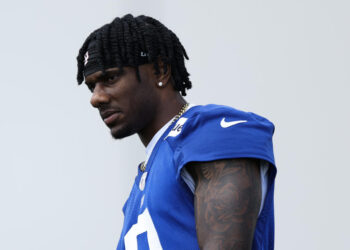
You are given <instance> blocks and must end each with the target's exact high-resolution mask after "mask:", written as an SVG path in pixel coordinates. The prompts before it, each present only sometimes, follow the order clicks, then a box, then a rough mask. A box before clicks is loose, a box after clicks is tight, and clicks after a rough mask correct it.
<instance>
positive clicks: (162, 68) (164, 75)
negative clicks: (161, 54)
mask: <svg viewBox="0 0 350 250" xmlns="http://www.w3.org/2000/svg"><path fill="white" fill-rule="evenodd" d="M158 66H159V72H160V74H159V75H158V76H157V78H158V79H157V80H158V82H157V87H158V88H164V87H166V86H167V85H169V84H170V81H171V67H170V65H169V64H165V63H164V62H163V61H161V60H160V59H159V60H158Z"/></svg>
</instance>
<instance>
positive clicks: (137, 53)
mask: <svg viewBox="0 0 350 250" xmlns="http://www.w3.org/2000/svg"><path fill="white" fill-rule="evenodd" d="M185 59H188V56H187V54H186V51H185V49H184V47H183V46H182V44H181V43H180V41H179V39H178V37H177V36H176V35H175V34H174V33H173V32H172V31H171V30H169V29H168V28H167V27H165V26H164V25H163V24H161V23H160V22H159V21H157V20H156V19H154V18H151V17H148V16H137V17H133V16H132V15H130V14H129V15H126V16H124V17H122V18H115V19H114V20H113V21H112V22H111V23H108V24H106V25H104V26H102V27H101V28H99V29H97V30H95V31H94V32H92V33H91V34H90V35H89V36H88V37H87V38H86V40H85V42H84V43H83V45H82V47H81V49H80V51H79V55H78V57H77V61H78V75H77V80H78V83H79V84H81V83H82V82H85V84H86V85H87V87H88V88H89V89H90V91H91V93H92V97H91V105H92V106H93V107H95V108H97V109H98V110H99V112H100V115H101V118H102V120H103V122H104V123H105V124H106V125H107V127H108V128H109V129H110V131H111V134H112V136H113V137H114V138H116V139H119V138H124V137H127V136H130V135H132V134H135V133H137V134H138V135H139V137H140V140H141V142H142V143H143V145H144V146H145V147H146V155H147V157H146V159H144V161H143V162H142V163H141V164H140V165H139V166H138V175H137V177H136V179H135V184H134V186H133V188H132V190H131V193H130V196H129V198H128V199H127V201H126V203H125V205H124V207H123V212H124V224H123V228H122V232H121V236H120V239H119V243H118V246H117V249H118V250H119V249H120V250H121V249H177V250H178V249H235V250H239V249H245V250H248V249H255V250H257V249H265V250H267V249H273V248H274V205H273V192H274V179H275V175H276V167H275V162H274V155H273V148H272V135H273V132H274V125H273V124H272V123H271V122H270V121H268V120H267V119H265V118H263V117H261V116H259V115H256V114H254V113H251V112H243V111H240V110H237V109H234V108H231V107H227V106H223V105H214V104H210V105H193V104H190V103H188V102H187V101H186V100H185V99H184V98H183V96H185V95H186V90H188V89H190V88H191V86H192V84H191V81H190V80H189V73H188V72H187V70H186V67H185V63H184V61H185Z"/></svg>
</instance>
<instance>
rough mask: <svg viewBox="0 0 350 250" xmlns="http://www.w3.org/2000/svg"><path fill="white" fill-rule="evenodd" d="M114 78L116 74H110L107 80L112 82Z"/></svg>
mask: <svg viewBox="0 0 350 250" xmlns="http://www.w3.org/2000/svg"><path fill="white" fill-rule="evenodd" d="M116 79H117V76H116V75H111V76H108V78H107V81H108V82H109V83H111V82H114V81H115V80H116Z"/></svg>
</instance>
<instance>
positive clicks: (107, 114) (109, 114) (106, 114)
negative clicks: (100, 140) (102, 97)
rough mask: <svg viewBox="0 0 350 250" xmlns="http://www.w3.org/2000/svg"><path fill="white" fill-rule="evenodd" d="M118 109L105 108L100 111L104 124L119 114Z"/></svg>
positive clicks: (111, 121)
mask: <svg viewBox="0 0 350 250" xmlns="http://www.w3.org/2000/svg"><path fill="white" fill-rule="evenodd" d="M119 113H120V111H119V110H105V111H102V112H100V114H101V117H102V119H103V121H104V122H105V123H106V125H109V124H111V123H113V122H114V121H115V120H116V119H117V118H118V116H119Z"/></svg>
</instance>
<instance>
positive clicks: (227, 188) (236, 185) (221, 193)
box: [186, 159, 261, 250]
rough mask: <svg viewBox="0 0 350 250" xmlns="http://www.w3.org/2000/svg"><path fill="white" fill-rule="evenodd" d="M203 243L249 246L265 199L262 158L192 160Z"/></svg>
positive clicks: (203, 246)
mask: <svg viewBox="0 0 350 250" xmlns="http://www.w3.org/2000/svg"><path fill="white" fill-rule="evenodd" d="M186 168H187V170H188V171H189V172H190V173H191V175H192V176H193V178H194V180H195V183H196V189H195V194H194V196H195V201H194V206H195V218H196V230H197V237H198V243H199V247H200V248H201V249H205V250H209V249H210V250H212V249H220V250H222V249H224V250H226V249H234V250H243V249H244V250H249V249H251V248H252V241H253V236H254V230H255V225H256V220H257V217H258V213H259V209H260V203H261V180H260V168H259V160H256V159H226V160H218V161H212V162H192V163H190V164H188V165H187V166H186Z"/></svg>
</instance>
